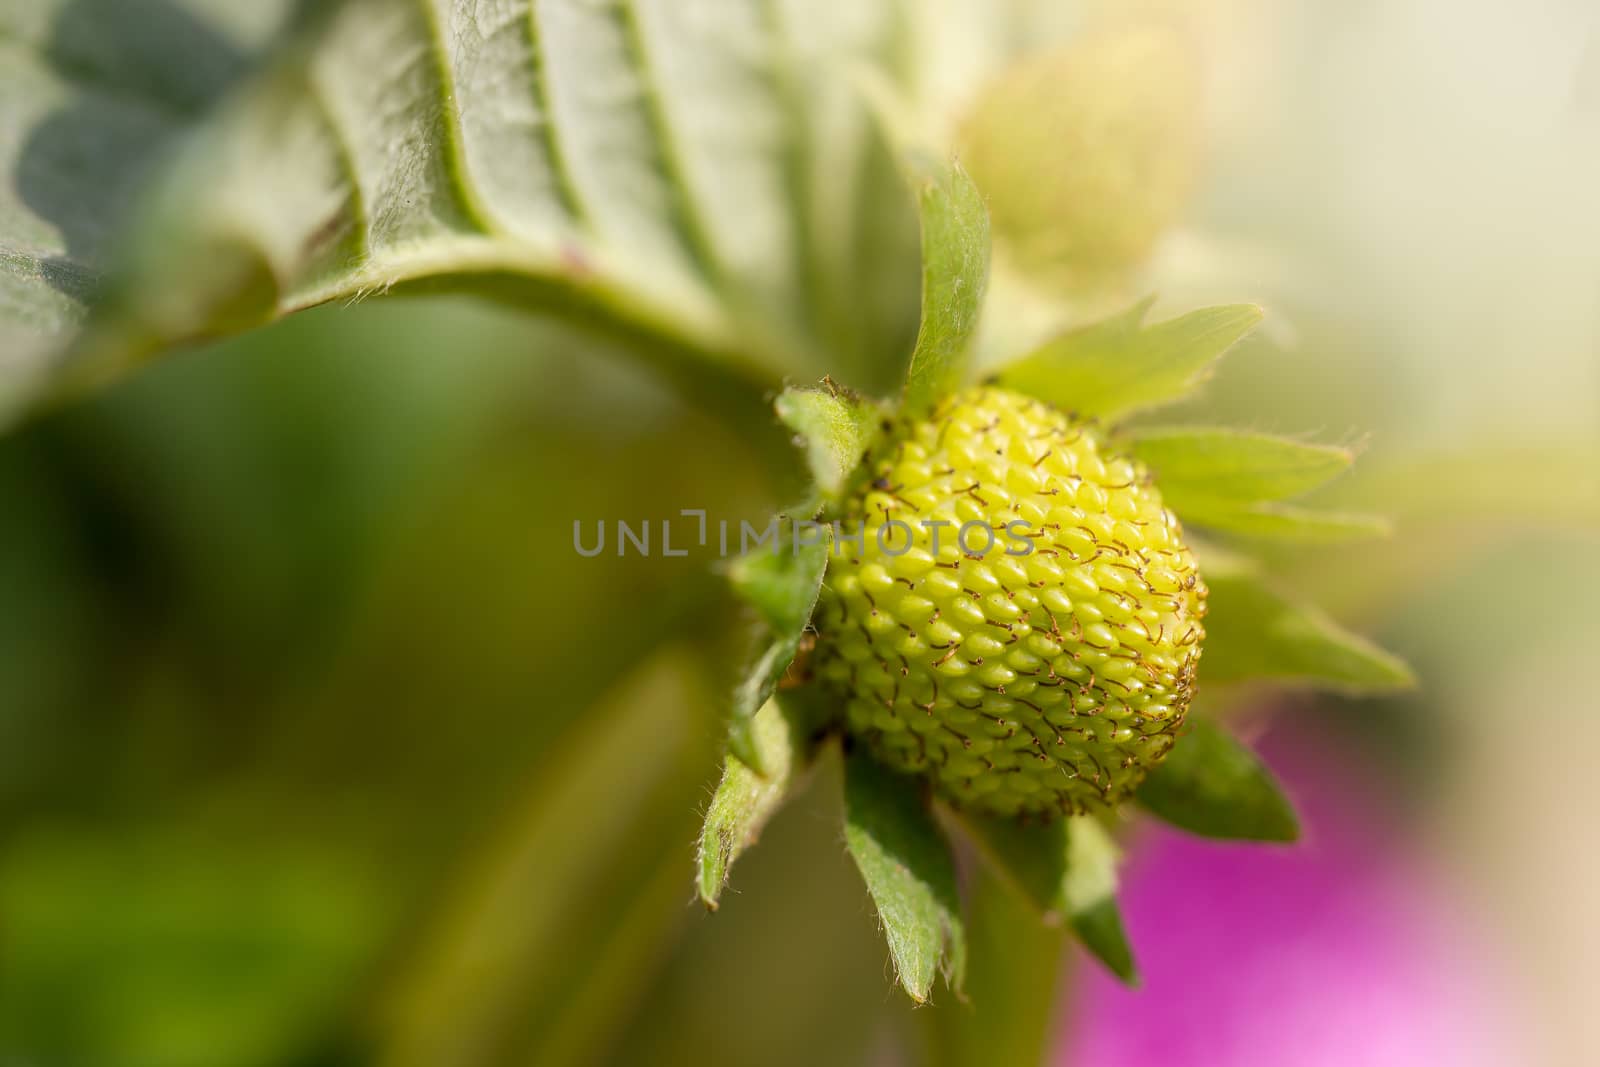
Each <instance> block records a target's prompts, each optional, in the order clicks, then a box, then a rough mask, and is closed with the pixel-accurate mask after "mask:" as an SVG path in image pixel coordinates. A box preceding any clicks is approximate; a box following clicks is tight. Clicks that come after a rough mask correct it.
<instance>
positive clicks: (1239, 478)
mask: <svg viewBox="0 0 1600 1067" xmlns="http://www.w3.org/2000/svg"><path fill="white" fill-rule="evenodd" d="M1129 451H1130V452H1132V454H1133V455H1134V456H1135V457H1136V458H1138V459H1140V460H1143V461H1144V462H1145V463H1146V464H1147V465H1148V466H1149V467H1150V470H1151V472H1152V473H1153V474H1154V475H1155V478H1156V484H1157V485H1159V486H1160V487H1161V495H1162V496H1163V497H1164V498H1165V499H1166V502H1167V503H1168V504H1169V505H1170V506H1171V507H1172V508H1173V510H1175V511H1177V512H1178V513H1179V514H1180V515H1181V514H1183V513H1184V511H1185V509H1186V508H1188V506H1189V503H1190V502H1191V501H1198V502H1201V503H1221V502H1225V501H1244V502H1250V503H1255V502H1259V501H1264V500H1287V499H1288V498H1290V497H1293V496H1299V495H1300V494H1302V493H1307V492H1310V491H1311V490H1312V489H1315V488H1317V487H1318V486H1321V485H1324V484H1326V483H1327V482H1329V481H1332V480H1333V479H1334V478H1337V477H1338V476H1339V475H1341V474H1343V473H1344V472H1345V471H1346V470H1348V469H1349V468H1350V465H1351V464H1352V463H1354V462H1355V453H1354V452H1352V451H1351V450H1350V449H1348V448H1337V447H1334V446H1332V445H1312V444H1306V443H1304V442H1301V441H1293V440H1290V439H1288V438H1286V437H1274V436H1272V435H1271V434H1263V433H1251V432H1248V431H1244V430H1229V429H1221V428H1213V427H1172V428H1160V429H1148V430H1139V431H1137V432H1136V434H1135V436H1134V438H1133V442H1132V445H1131V447H1130V449H1129Z"/></svg>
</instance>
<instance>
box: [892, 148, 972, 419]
mask: <svg viewBox="0 0 1600 1067" xmlns="http://www.w3.org/2000/svg"><path fill="white" fill-rule="evenodd" d="M912 158H913V163H912V164H910V166H911V173H912V181H913V183H914V188H915V191H916V194H917V205H918V207H919V209H920V214H921V217H922V328H921V329H920V330H919V331H918V332H917V344H916V347H915V348H914V349H913V350H912V352H911V363H910V366H909V367H908V368H907V370H906V391H905V408H906V410H908V411H919V410H925V409H927V408H930V407H932V406H933V404H934V403H935V402H936V401H938V399H939V398H940V397H942V396H944V395H946V394H947V393H950V392H951V391H953V390H954V389H955V388H957V387H958V386H959V385H961V383H962V379H963V378H964V377H965V376H966V370H967V365H968V363H969V362H970V360H971V355H972V339H973V335H974V334H976V333H977V329H978V316H979V314H980V313H981V312H982V310H983V294H984V291H985V290H986V289H987V287H988V283H989V213H988V210H987V209H986V208H985V207H984V204H983V195H982V194H981V193H979V192H978V187H977V186H976V185H974V184H973V183H972V179H971V178H969V177H967V174H966V172H965V171H963V170H962V169H961V166H960V164H958V163H955V162H945V161H942V160H937V161H936V160H932V159H928V158H926V157H924V156H921V155H917V156H913V157H912Z"/></svg>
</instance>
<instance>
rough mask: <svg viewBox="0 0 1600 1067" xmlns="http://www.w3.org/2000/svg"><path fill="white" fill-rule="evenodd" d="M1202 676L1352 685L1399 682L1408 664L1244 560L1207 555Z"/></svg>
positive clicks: (1360, 688) (1389, 686) (1410, 681)
mask: <svg viewBox="0 0 1600 1067" xmlns="http://www.w3.org/2000/svg"><path fill="white" fill-rule="evenodd" d="M1200 569H1201V573H1202V574H1203V575H1204V576H1205V581H1206V588H1207V590H1208V594H1207V597H1206V609H1207V610H1206V643H1205V655H1204V657H1203V658H1202V659H1201V662H1200V681H1201V683H1202V684H1206V683H1211V682H1244V681H1251V680H1256V679H1260V680H1266V681H1274V682H1298V683H1302V684H1305V685H1309V686H1313V687H1318V688H1332V689H1339V690H1345V691H1350V692H1371V691H1383V690H1393V689H1405V688H1409V687H1411V686H1413V685H1415V684H1416V676H1415V675H1414V674H1412V672H1411V668H1409V667H1407V666H1406V664H1405V663H1404V662H1403V661H1402V660H1400V659H1399V658H1398V657H1396V656H1393V655H1391V654H1390V653H1388V652H1385V651H1384V650H1383V649H1381V648H1379V647H1378V646H1377V645H1375V644H1373V643H1372V642H1371V641H1368V640H1367V639H1366V638H1364V637H1361V636H1359V635H1357V634H1353V633H1351V632H1350V631H1348V630H1346V629H1344V628H1343V627H1341V626H1340V625H1339V624H1338V623H1336V622H1334V621H1333V620H1332V619H1331V618H1329V617H1328V616H1327V615H1326V614H1324V613H1323V612H1322V611H1321V610H1320V609H1318V608H1316V607H1313V606H1312V605H1310V604H1304V603H1300V602H1298V601H1295V600H1293V599H1291V598H1289V597H1287V596H1285V595H1283V594H1281V593H1279V592H1277V591H1276V590H1274V589H1273V588H1271V587H1270V586H1269V585H1267V584H1266V582H1265V581H1264V579H1263V578H1262V576H1261V575H1260V574H1259V573H1258V572H1257V571H1256V570H1255V569H1254V568H1253V567H1251V566H1249V565H1248V564H1247V563H1239V562H1235V561H1232V560H1230V559H1216V558H1212V557H1209V556H1206V557H1203V558H1202V561H1201V568H1200Z"/></svg>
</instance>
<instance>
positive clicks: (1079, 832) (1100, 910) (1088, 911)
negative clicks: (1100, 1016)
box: [960, 814, 1138, 985]
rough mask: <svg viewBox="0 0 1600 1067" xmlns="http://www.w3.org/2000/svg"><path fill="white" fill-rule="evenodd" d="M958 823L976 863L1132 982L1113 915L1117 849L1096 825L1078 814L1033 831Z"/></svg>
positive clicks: (986, 822) (998, 821)
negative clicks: (980, 859)
mask: <svg viewBox="0 0 1600 1067" xmlns="http://www.w3.org/2000/svg"><path fill="white" fill-rule="evenodd" d="M960 818H961V820H962V823H963V825H965V826H966V827H967V828H968V830H969V831H970V832H971V835H972V838H973V840H974V841H975V842H976V843H977V845H978V848H979V850H980V851H981V852H982V853H983V855H984V858H985V859H987V860H988V861H989V862H990V864H991V865H992V866H993V867H994V868H995V870H996V871H997V872H998V873H999V874H1000V875H1001V877H1002V878H1004V879H1005V881H1006V882H1007V884H1009V885H1010V886H1012V888H1013V889H1015V890H1016V891H1017V892H1019V893H1021V894H1022V896H1023V897H1024V898H1026V899H1027V900H1028V901H1029V902H1030V903H1031V904H1032V905H1033V906H1034V907H1035V908H1037V909H1038V910H1039V911H1040V913H1041V915H1042V916H1043V918H1044V921H1045V922H1046V923H1047V924H1050V925H1058V924H1060V923H1061V922H1062V921H1063V919H1065V920H1066V921H1067V922H1069V923H1070V924H1071V927H1072V932H1073V934H1074V936H1076V937H1077V939H1078V941H1079V942H1080V943H1081V944H1082V945H1083V946H1084V948H1086V949H1088V950H1089V952H1090V953H1091V954H1092V955H1094V957H1095V958H1096V959H1098V960H1100V962H1101V963H1103V964H1105V966H1106V967H1107V968H1108V969H1109V970H1110V971H1111V972H1112V973H1113V974H1115V975H1116V976H1117V977H1118V978H1121V979H1122V980H1123V981H1124V982H1127V983H1128V984H1130V985H1135V984H1137V983H1138V973H1137V970H1136V969H1135V967H1134V962H1133V950H1132V948H1131V947H1130V946H1129V944H1128V939H1127V935H1126V934H1125V932H1124V931H1123V928H1122V918H1121V914H1120V912H1119V911H1118V910H1117V899H1116V891H1117V858H1118V852H1117V847H1116V843H1115V842H1114V841H1113V840H1112V839H1111V835H1110V834H1109V833H1107V832H1106V829H1105V827H1104V826H1102V825H1101V824H1100V822H1099V821H1098V820H1097V819H1095V818H1094V817H1093V816H1090V815H1078V816H1073V817H1071V818H1067V819H1058V820H1056V821H1054V822H1050V823H1046V824H1043V825H1040V824H1032V823H1027V824H1025V823H1022V822H1020V821H1018V820H1016V819H1002V818H996V817H993V816H982V815H972V814H963V815H961V816H960Z"/></svg>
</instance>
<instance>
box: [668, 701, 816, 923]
mask: <svg viewBox="0 0 1600 1067" xmlns="http://www.w3.org/2000/svg"><path fill="white" fill-rule="evenodd" d="M812 726H813V724H812V723H811V722H810V719H809V717H808V715H807V714H806V712H805V709H804V707H803V705H802V704H801V703H799V702H795V701H790V700H787V699H784V697H783V696H779V697H774V698H773V699H771V700H769V701H767V703H766V704H765V705H764V706H763V707H762V708H761V710H760V711H759V712H757V713H756V715H755V717H754V719H753V720H752V721H751V723H750V740H751V743H752V744H753V745H754V747H755V750H756V753H757V758H758V760H759V762H760V764H761V765H762V766H763V767H764V768H765V769H766V775H765V777H763V776H762V775H760V774H757V773H756V772H755V771H754V770H752V769H751V768H750V766H749V764H747V763H746V762H745V761H744V760H742V759H737V758H735V757H734V756H733V755H729V756H727V757H726V758H725V759H724V760H723V768H722V781H721V782H720V783H719V784H718V786H717V791H716V792H715V793H714V794H713V795H712V797H711V804H710V806H709V807H708V808H707V809H706V818H705V826H704V827H703V829H702V830H701V832H700V847H699V853H698V856H697V868H698V869H697V872H696V882H695V890H696V893H697V894H698V896H699V898H700V902H701V903H703V904H704V905H705V906H706V907H707V908H708V909H710V910H712V911H715V910H716V908H717V902H718V900H719V899H720V898H721V896H722V890H723V887H724V886H726V885H727V884H728V872H729V869H730V868H731V867H732V866H733V863H734V861H735V860H737V859H738V858H739V856H740V855H741V854H742V853H743V852H744V851H745V849H747V848H749V847H750V846H751V845H753V844H755V842H756V838H757V837H758V836H759V835H760V833H761V830H762V827H764V826H765V825H766V823H767V820H768V819H770V818H771V817H772V815H773V813H774V812H776V811H777V810H778V808H779V807H780V806H782V804H783V802H784V800H785V799H787V797H788V796H789V794H790V793H791V792H792V791H793V790H794V789H795V787H796V786H797V785H798V784H799V782H800V780H801V779H802V778H803V777H804V775H805V772H806V771H807V770H809V769H810V767H811V765H812V763H813V761H814V759H815V755H816V748H815V741H814V738H815V734H814V731H813V729H812Z"/></svg>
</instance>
